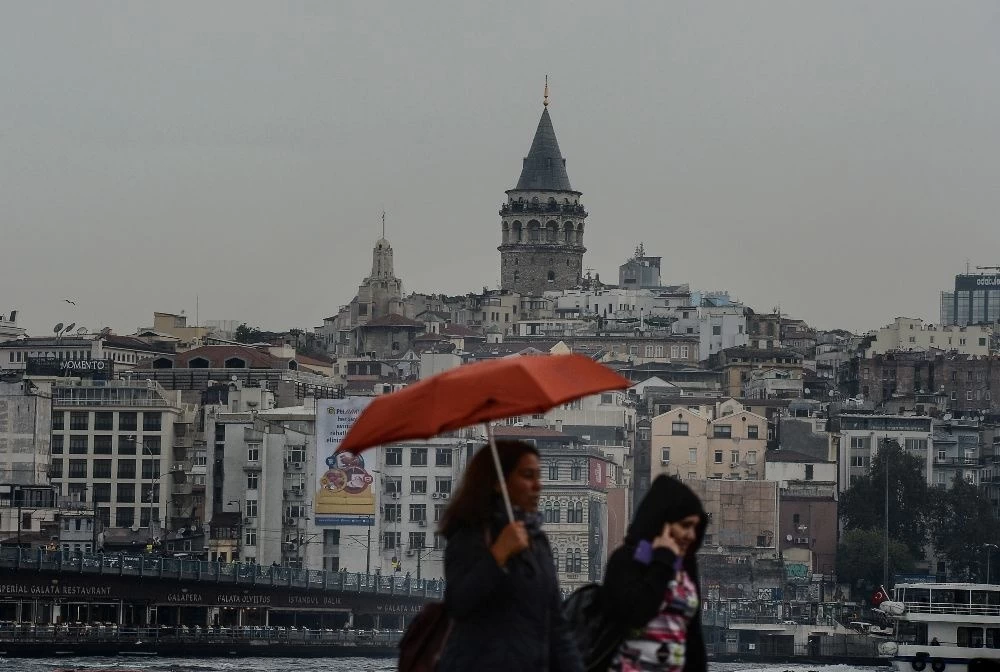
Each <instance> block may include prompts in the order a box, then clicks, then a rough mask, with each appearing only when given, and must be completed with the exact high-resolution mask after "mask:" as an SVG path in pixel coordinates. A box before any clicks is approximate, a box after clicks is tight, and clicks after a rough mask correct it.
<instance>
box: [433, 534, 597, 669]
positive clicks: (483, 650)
mask: <svg viewBox="0 0 1000 672" xmlns="http://www.w3.org/2000/svg"><path fill="white" fill-rule="evenodd" d="M501 529H503V522H502V521H500V520H498V521H497V522H496V523H494V525H493V526H492V528H491V530H490V536H489V539H496V538H497V535H499V533H500V530H501ZM530 534H531V548H529V549H528V550H526V551H524V552H523V553H521V554H519V555H517V556H515V557H513V558H511V559H510V560H508V562H507V565H506V567H504V568H503V569H501V568H500V567H499V566H498V565H497V563H496V561H495V560H494V559H493V556H492V555H491V554H490V552H489V550H488V548H487V535H486V531H485V530H483V529H472V528H461V529H459V530H458V531H457V532H455V533H454V534H453V535H452V536H451V537H449V539H448V546H447V549H446V550H445V561H444V562H445V579H446V582H447V583H446V584H445V606H446V608H447V610H448V615H449V616H450V617H451V619H452V630H451V634H450V636H449V637H448V641H447V643H446V644H445V649H444V652H443V654H442V656H441V660H440V663H439V666H438V670H439V672H470V671H471V672H494V671H496V672H581V670H582V664H581V662H580V656H579V653H578V652H577V650H576V645H575V643H574V642H573V639H572V637H571V636H570V633H569V631H568V629H567V627H566V621H565V619H563V616H562V612H561V610H560V605H561V598H560V594H559V584H558V581H557V578H556V570H555V566H554V565H553V562H552V550H551V548H550V547H549V542H548V539H547V538H546V537H545V534H544V533H543V532H542V531H541V529H538V528H536V529H535V530H532V531H531V532H530Z"/></svg>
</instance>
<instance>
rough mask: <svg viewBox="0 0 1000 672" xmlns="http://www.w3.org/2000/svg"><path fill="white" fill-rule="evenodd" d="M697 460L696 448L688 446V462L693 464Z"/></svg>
mask: <svg viewBox="0 0 1000 672" xmlns="http://www.w3.org/2000/svg"><path fill="white" fill-rule="evenodd" d="M697 461H698V449H697V448H688V462H690V463H691V464H694V463H696V462H697Z"/></svg>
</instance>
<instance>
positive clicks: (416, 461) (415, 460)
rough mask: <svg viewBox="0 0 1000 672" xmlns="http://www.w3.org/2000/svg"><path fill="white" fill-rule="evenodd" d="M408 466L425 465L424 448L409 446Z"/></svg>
mask: <svg viewBox="0 0 1000 672" xmlns="http://www.w3.org/2000/svg"><path fill="white" fill-rule="evenodd" d="M410 466H411V467H426V466H427V449H426V448H410Z"/></svg>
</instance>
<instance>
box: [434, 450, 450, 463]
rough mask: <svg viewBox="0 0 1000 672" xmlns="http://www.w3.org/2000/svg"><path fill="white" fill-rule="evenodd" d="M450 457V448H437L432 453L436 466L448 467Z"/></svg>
mask: <svg viewBox="0 0 1000 672" xmlns="http://www.w3.org/2000/svg"><path fill="white" fill-rule="evenodd" d="M451 459H452V458H451V448H438V449H437V452H436V453H435V454H434V464H435V466H438V467H450V466H451Z"/></svg>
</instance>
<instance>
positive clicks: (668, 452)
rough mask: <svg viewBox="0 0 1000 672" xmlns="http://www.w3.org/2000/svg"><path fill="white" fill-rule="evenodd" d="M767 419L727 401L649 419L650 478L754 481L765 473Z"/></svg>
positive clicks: (731, 401) (686, 408) (681, 408)
mask: <svg viewBox="0 0 1000 672" xmlns="http://www.w3.org/2000/svg"><path fill="white" fill-rule="evenodd" d="M766 449H767V418H765V417H764V416H762V415H757V414H756V413H751V412H749V411H747V410H746V409H745V408H744V407H743V406H742V405H741V404H739V403H738V402H736V401H734V400H732V399H730V400H727V401H726V402H723V403H722V404H719V405H718V407H717V415H713V414H712V412H711V411H710V410H709V408H704V407H702V408H695V409H691V408H688V407H677V408H674V409H672V410H670V411H667V412H666V413H662V414H660V415H658V416H656V417H654V418H653V419H652V430H651V461H650V471H651V473H650V478H651V479H653V478H656V477H657V476H658V475H660V474H668V475H671V476H676V477H678V478H681V479H684V480H697V479H706V478H724V479H729V480H756V479H760V478H763V476H764V467H763V464H764V451H765V450H766Z"/></svg>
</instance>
